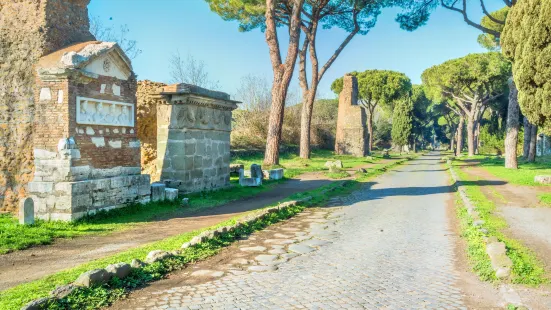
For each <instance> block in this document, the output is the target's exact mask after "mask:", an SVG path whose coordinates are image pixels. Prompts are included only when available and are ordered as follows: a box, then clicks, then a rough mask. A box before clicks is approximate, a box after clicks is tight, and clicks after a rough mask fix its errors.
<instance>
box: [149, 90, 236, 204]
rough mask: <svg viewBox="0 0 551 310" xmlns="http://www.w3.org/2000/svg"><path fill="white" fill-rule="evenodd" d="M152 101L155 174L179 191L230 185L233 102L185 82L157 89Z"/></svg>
mask: <svg viewBox="0 0 551 310" xmlns="http://www.w3.org/2000/svg"><path fill="white" fill-rule="evenodd" d="M160 95H161V96H162V101H160V102H159V103H158V104H157V174H158V175H159V178H160V180H161V181H163V182H165V183H166V184H167V186H168V187H172V188H178V189H179V190H180V192H184V193H189V192H198V191H203V190H213V189H217V188H223V187H227V186H229V185H230V183H229V182H230V132H231V119H232V110H234V109H235V108H237V105H236V103H237V101H233V100H230V96H229V95H228V94H226V93H223V92H217V91H210V90H207V89H204V88H201V87H197V86H194V85H189V84H175V85H169V86H166V87H163V88H162V91H161V92H160Z"/></svg>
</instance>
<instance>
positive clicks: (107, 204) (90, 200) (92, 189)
mask: <svg viewBox="0 0 551 310" xmlns="http://www.w3.org/2000/svg"><path fill="white" fill-rule="evenodd" d="M29 190H30V191H31V193H32V195H31V197H32V199H33V200H34V203H35V206H36V209H35V216H36V217H37V218H40V219H43V220H51V221H73V220H76V219H79V218H81V217H83V216H85V215H87V214H90V215H92V214H95V213H96V212H97V211H100V210H106V211H107V210H111V209H116V208H122V207H126V206H128V204H130V203H147V202H149V200H150V194H151V188H150V184H149V175H147V174H145V175H127V176H121V177H112V178H106V179H97V180H87V181H78V182H59V183H54V182H31V183H29Z"/></svg>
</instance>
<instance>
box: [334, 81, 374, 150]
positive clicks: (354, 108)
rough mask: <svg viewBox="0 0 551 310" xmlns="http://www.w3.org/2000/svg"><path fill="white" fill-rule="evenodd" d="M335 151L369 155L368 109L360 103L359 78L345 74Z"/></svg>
mask: <svg viewBox="0 0 551 310" xmlns="http://www.w3.org/2000/svg"><path fill="white" fill-rule="evenodd" d="M335 153H337V154H341V155H354V156H358V157H361V156H367V155H369V132H368V130H367V113H366V110H365V109H364V108H363V107H361V106H359V105H358V80H357V79H356V77H355V76H352V75H348V74H347V75H345V76H344V78H343V88H342V91H341V93H340V94H339V112H338V119H337V134H336V137H335Z"/></svg>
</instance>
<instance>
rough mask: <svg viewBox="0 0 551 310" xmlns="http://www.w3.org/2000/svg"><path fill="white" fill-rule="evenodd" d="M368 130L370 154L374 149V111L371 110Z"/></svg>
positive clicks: (368, 117)
mask: <svg viewBox="0 0 551 310" xmlns="http://www.w3.org/2000/svg"><path fill="white" fill-rule="evenodd" d="M367 131H368V132H369V154H371V151H372V150H373V111H371V110H370V111H369V115H368V116H367Z"/></svg>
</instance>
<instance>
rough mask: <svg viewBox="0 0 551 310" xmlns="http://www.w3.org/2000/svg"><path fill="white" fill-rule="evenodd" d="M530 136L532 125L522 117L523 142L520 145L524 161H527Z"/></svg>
mask: <svg viewBox="0 0 551 310" xmlns="http://www.w3.org/2000/svg"><path fill="white" fill-rule="evenodd" d="M531 136H532V124H530V121H528V118H527V117H526V116H525V117H524V142H523V144H522V156H523V157H524V159H528V155H529V154H530V137H531Z"/></svg>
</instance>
